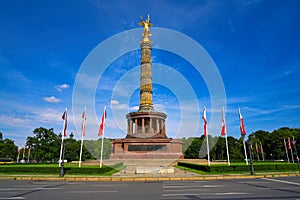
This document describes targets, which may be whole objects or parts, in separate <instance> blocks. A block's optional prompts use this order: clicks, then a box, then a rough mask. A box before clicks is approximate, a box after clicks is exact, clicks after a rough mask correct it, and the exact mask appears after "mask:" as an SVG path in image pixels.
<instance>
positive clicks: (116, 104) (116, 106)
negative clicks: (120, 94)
mask: <svg viewBox="0 0 300 200" xmlns="http://www.w3.org/2000/svg"><path fill="white" fill-rule="evenodd" d="M110 103H111V105H112V106H111V107H112V109H114V110H123V109H127V110H128V105H126V104H121V103H120V102H119V101H118V100H111V101H110Z"/></svg>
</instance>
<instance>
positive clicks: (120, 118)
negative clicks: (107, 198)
mask: <svg viewBox="0 0 300 200" xmlns="http://www.w3.org/2000/svg"><path fill="white" fill-rule="evenodd" d="M148 13H150V15H151V21H152V23H153V24H154V27H153V28H155V27H156V28H167V29H169V30H174V31H177V32H179V33H182V34H184V35H186V36H187V37H189V38H191V39H193V40H194V41H196V42H197V43H198V44H200V45H201V46H202V47H203V48H204V49H205V51H206V52H207V54H208V55H209V56H210V57H211V59H212V60H213V61H214V63H215V65H216V67H217V69H218V71H219V74H220V76H221V78H222V81H223V84H224V87H225V92H226V99H225V100H226V104H225V105H224V106H225V107H226V122H227V130H228V134H229V135H231V136H234V137H239V136H240V133H239V120H238V114H237V109H238V108H239V107H240V108H241V111H242V114H243V117H244V121H245V128H246V131H247V132H248V133H251V132H253V131H256V130H266V131H272V130H274V129H277V128H280V127H283V126H288V127H293V128H299V127H300V114H299V113H300V87H299V84H300V79H299V77H300V59H299V53H300V42H299V35H300V14H299V13H300V2H299V1H296V0H294V1H293V0H289V1H277V0H272V1H271V0H269V1H267V0H245V1H243V0H236V1H234V0H228V1H198V0H197V1H171V0H170V1H126V0H124V1H96V0H88V1H64V0H63V1H16V0H11V1H1V2H0V27H1V29H0V69H1V73H0V78H1V80H2V81H1V85H0V104H1V106H0V131H1V132H2V133H3V134H4V137H5V138H11V139H13V140H15V142H16V144H17V145H20V146H22V144H23V143H24V142H25V139H26V138H27V137H28V136H32V131H33V130H34V129H35V128H37V127H41V126H42V127H46V128H54V131H55V132H56V133H59V132H61V129H62V120H61V115H62V113H63V112H64V109H65V107H68V111H69V126H68V132H69V133H70V132H71V131H73V132H74V133H75V136H76V138H79V136H78V135H79V132H78V131H77V130H76V127H77V128H78V127H79V126H80V120H81V118H80V115H81V112H82V111H83V109H84V105H77V108H78V109H74V108H73V107H74V99H72V98H73V93H74V83H75V81H76V80H77V79H81V80H83V81H84V82H85V83H86V84H87V85H88V84H89V83H90V82H93V83H97V85H96V86H95V87H96V89H95V95H94V99H93V100H91V99H86V102H87V105H86V106H87V107H88V112H90V113H91V114H93V115H90V117H89V115H88V117H87V132H88V134H87V135H88V137H89V138H97V129H98V128H97V127H98V126H99V122H100V117H101V114H102V112H103V106H104V105H106V106H107V111H108V118H107V126H106V130H105V134H106V136H107V137H113V138H120V137H124V136H125V134H126V133H125V132H126V130H125V127H126V119H125V115H126V114H127V113H128V112H131V111H135V110H136V108H137V106H138V103H139V92H138V89H137V87H138V85H139V82H138V81H139V79H138V75H139V68H138V67H139V63H140V51H139V50H134V51H131V52H129V53H127V54H125V55H120V56H119V57H118V58H116V59H115V60H113V61H112V63H111V64H110V65H109V66H106V68H105V70H104V72H103V73H102V74H101V77H100V79H99V80H98V79H97V80H93V77H88V76H83V75H84V74H80V73H79V71H80V69H81V68H82V67H83V64H82V63H83V62H84V60H85V59H86V58H87V57H88V55H90V53H91V52H92V51H93V49H95V48H96V47H97V46H98V45H101V44H102V42H104V41H107V40H108V39H109V38H110V37H112V36H114V35H116V34H119V33H126V31H129V30H131V29H135V28H139V26H138V22H139V20H140V16H141V15H143V16H144V18H145V17H146V15H147V14H148ZM138 30H139V29H138ZM140 31H141V33H142V30H140ZM154 34H155V31H154ZM153 37H154V36H153ZM125 39H126V38H124V40H125ZM127 39H128V38H127ZM170 41H171V42H174V43H178V41H176V39H174V40H172V39H171V40H170ZM155 42H156V41H153V45H154V46H155V45H159V44H155ZM132 45H136V49H138V48H139V43H138V42H137V43H134V44H132ZM115 48H118V47H114V46H111V47H110V48H109V49H107V52H110V51H111V52H114V51H118V49H115ZM187 49H188V47H187ZM187 51H188V50H187ZM107 52H103V53H104V54H105V53H107ZM191 53H192V52H191ZM152 56H153V57H152V59H153V75H154V77H153V80H154V84H153V88H154V89H153V92H154V97H153V100H154V104H155V108H156V110H159V111H163V112H166V113H167V115H168V118H167V134H168V136H169V137H179V136H200V135H201V134H202V133H203V130H202V121H201V112H202V108H203V106H206V107H207V111H208V113H207V115H208V121H209V120H210V117H211V113H216V114H217V115H218V116H219V118H218V120H219V123H213V124H212V123H210V125H209V132H210V133H212V134H214V135H219V133H220V130H221V120H220V119H221V111H220V109H219V108H218V109H214V108H212V106H211V94H210V92H209V90H208V85H207V84H206V82H205V78H204V77H203V76H202V75H201V74H199V73H198V72H197V70H196V69H195V67H194V66H193V65H192V64H191V63H190V62H188V61H187V60H186V59H185V58H182V57H180V56H179V55H175V54H174V53H173V52H168V51H165V50H160V49H156V48H153V51H152ZM94 70H96V71H97V66H95V69H94ZM159 70H162V71H163V72H162V71H159ZM165 73H167V74H170V76H163V75H161V74H165ZM155 75H156V78H155ZM160 75H161V77H160ZM172 77H174V78H173V79H172ZM160 78H161V79H160ZM164 78H165V79H167V83H166V84H161V83H162V81H164ZM210 78H211V79H214V77H210ZM174 79H175V82H173V81H174ZM125 83H126V84H125ZM176 84H178V85H176ZM186 88H189V89H190V90H191V94H187V95H186V96H185V93H184V92H187V91H186ZM182 92H183V93H182ZM187 93H188V92H187ZM93 101H94V103H93ZM195 103H196V104H195ZM194 105H197V107H194ZM75 106H76V105H75ZM80 106H81V107H80ZM80 109H81V110H82V111H80V112H79V111H78V110H80ZM75 111H76V113H73V112H75ZM183 113H185V114H183ZM73 114H74V115H73ZM93 116H97V117H96V118H95V117H93ZM180 127H181V128H180ZM79 131H80V130H79Z"/></svg>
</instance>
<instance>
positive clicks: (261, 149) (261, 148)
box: [260, 142, 265, 161]
mask: <svg viewBox="0 0 300 200" xmlns="http://www.w3.org/2000/svg"><path fill="white" fill-rule="evenodd" d="M260 152H261V156H262V159H263V161H265V156H264V149H263V147H262V144H261V142H260Z"/></svg>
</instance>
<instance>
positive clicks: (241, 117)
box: [239, 109, 246, 135]
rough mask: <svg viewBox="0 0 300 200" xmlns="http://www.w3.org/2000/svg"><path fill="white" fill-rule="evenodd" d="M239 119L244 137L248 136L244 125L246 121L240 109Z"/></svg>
mask: <svg viewBox="0 0 300 200" xmlns="http://www.w3.org/2000/svg"><path fill="white" fill-rule="evenodd" d="M239 117H240V130H241V134H242V135H246V130H245V125H244V119H243V116H242V114H241V110H240V109H239Z"/></svg>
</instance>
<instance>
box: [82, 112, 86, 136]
mask: <svg viewBox="0 0 300 200" xmlns="http://www.w3.org/2000/svg"><path fill="white" fill-rule="evenodd" d="M81 117H82V125H81V136H85V121H86V109H84V111H83V113H82V115H81Z"/></svg>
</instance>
